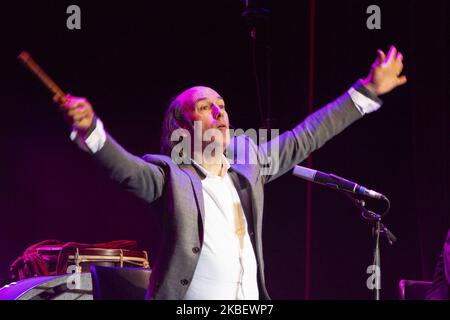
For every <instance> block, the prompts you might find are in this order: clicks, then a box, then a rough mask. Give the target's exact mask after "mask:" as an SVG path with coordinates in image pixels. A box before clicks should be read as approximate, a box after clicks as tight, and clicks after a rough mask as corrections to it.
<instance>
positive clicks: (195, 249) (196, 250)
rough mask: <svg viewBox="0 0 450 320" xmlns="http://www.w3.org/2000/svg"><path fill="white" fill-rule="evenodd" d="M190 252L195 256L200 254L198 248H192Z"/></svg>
mask: <svg viewBox="0 0 450 320" xmlns="http://www.w3.org/2000/svg"><path fill="white" fill-rule="evenodd" d="M192 252H193V253H195V254H197V253H199V252H200V248H199V247H193V248H192Z"/></svg>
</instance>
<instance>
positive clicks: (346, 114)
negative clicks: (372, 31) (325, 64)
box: [257, 82, 381, 183]
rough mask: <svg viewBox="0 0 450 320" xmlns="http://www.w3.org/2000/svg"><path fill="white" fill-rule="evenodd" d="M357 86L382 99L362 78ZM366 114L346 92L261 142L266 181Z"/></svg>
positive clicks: (364, 91) (289, 167) (261, 155)
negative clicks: (293, 125) (292, 126)
mask: <svg viewBox="0 0 450 320" xmlns="http://www.w3.org/2000/svg"><path fill="white" fill-rule="evenodd" d="M353 88H354V89H355V90H357V91H359V92H360V93H362V94H364V95H366V96H368V97H369V98H371V99H374V100H376V101H377V102H379V103H380V102H381V100H379V99H378V98H376V97H374V96H371V95H370V93H369V92H367V90H365V88H363V87H362V85H361V83H360V82H358V83H357V84H355V86H354V87H353ZM362 116H363V115H362V114H361V112H360V111H359V110H358V109H357V107H356V105H355V104H354V102H353V100H352V99H351V97H350V94H349V93H345V94H343V95H342V96H340V97H338V98H337V99H336V100H334V101H332V102H331V103H329V104H328V105H326V106H325V107H323V108H321V109H319V110H318V111H316V112H314V113H313V114H311V115H310V116H308V117H307V118H306V119H305V120H304V121H303V122H301V123H300V124H299V125H297V126H296V127H295V128H294V129H292V130H288V131H286V132H285V133H283V134H282V135H280V136H278V137H275V138H273V139H272V140H270V141H269V142H267V143H264V144H261V145H259V147H258V151H257V153H258V162H259V164H260V166H261V175H262V179H263V181H264V183H268V182H271V181H273V180H275V179H276V178H278V177H280V176H281V175H283V174H285V173H286V172H288V171H290V170H291V169H293V168H294V166H295V165H297V164H298V163H300V162H302V161H303V160H304V159H306V158H307V157H308V156H309V154H310V153H311V152H313V151H315V150H317V149H319V148H321V147H322V146H323V145H324V144H325V143H326V142H327V141H328V140H330V139H331V138H333V137H334V136H336V135H337V134H339V133H341V132H342V131H343V130H344V129H345V128H347V127H348V126H349V125H351V124H352V123H353V122H355V121H356V120H358V119H360V118H361V117H362Z"/></svg>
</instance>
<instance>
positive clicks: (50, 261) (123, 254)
mask: <svg viewBox="0 0 450 320" xmlns="http://www.w3.org/2000/svg"><path fill="white" fill-rule="evenodd" d="M37 253H38V254H39V255H40V256H41V257H42V259H43V260H44V261H45V263H46V264H47V267H48V270H49V273H50V274H51V275H60V274H65V273H72V272H89V270H90V269H89V268H90V266H91V265H92V264H95V265H100V266H105V267H121V268H123V267H141V268H149V263H148V255H147V252H146V251H136V250H125V249H102V248H77V247H69V248H61V247H54V246H43V247H40V248H38V249H37Z"/></svg>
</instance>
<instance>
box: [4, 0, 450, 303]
mask: <svg viewBox="0 0 450 320" xmlns="http://www.w3.org/2000/svg"><path fill="white" fill-rule="evenodd" d="M266 3H267V6H268V8H270V9H271V20H270V22H269V26H270V29H269V30H268V31H266V32H264V33H262V34H261V35H262V36H261V38H260V42H259V43H258V46H257V49H258V50H257V54H258V61H259V62H258V64H259V67H260V71H261V74H262V75H261V78H264V70H265V65H264V64H265V59H264V57H263V56H262V55H263V54H264V52H265V51H264V50H263V48H264V45H265V44H268V45H270V48H271V58H270V62H271V83H272V95H271V96H272V116H273V118H274V119H275V120H276V125H277V126H278V127H279V128H280V129H281V130H286V129H289V128H292V127H293V126H294V125H296V124H297V123H298V122H299V121H301V120H302V119H303V118H304V117H305V116H306V115H307V114H308V94H309V93H308V88H309V85H310V84H311V83H310V82H309V79H311V77H310V73H309V70H310V69H311V70H314V82H313V84H314V88H315V89H314V106H315V109H317V108H319V107H320V106H322V105H324V104H325V103H327V102H328V101H330V100H332V99H333V98H335V97H336V96H337V95H340V94H341V93H343V92H344V91H345V90H347V89H348V88H349V87H350V86H351V85H352V84H353V83H354V82H355V81H356V80H357V79H358V78H360V77H363V76H366V74H367V73H368V71H369V68H370V65H371V64H372V62H373V60H374V58H375V56H376V50H377V49H378V48H380V49H384V50H387V49H388V47H389V45H391V44H395V45H396V46H398V48H399V49H400V50H401V51H402V52H403V53H404V56H405V73H406V75H407V76H408V79H409V83H408V84H407V85H406V86H405V87H402V88H399V89H397V90H395V91H394V92H392V93H391V94H389V95H386V96H384V97H383V100H384V106H383V107H382V109H381V110H379V111H378V112H376V113H375V114H372V115H369V116H367V117H366V118H364V119H362V120H361V121H359V122H357V123H356V124H354V125H353V126H352V127H351V128H349V129H348V130H346V131H345V132H344V133H342V134H341V135H339V136H338V137H336V138H335V139H333V141H331V142H329V143H328V144H327V145H326V146H325V147H324V148H322V149H321V150H319V151H317V152H315V153H314V155H313V163H312V165H313V167H314V168H316V169H319V170H323V171H327V172H333V173H335V174H338V175H340V176H344V177H346V178H348V179H351V180H354V181H358V182H360V183H361V184H363V185H366V186H368V187H371V188H373V189H375V190H378V191H380V192H383V193H385V194H386V195H388V196H389V198H390V199H391V201H392V210H391V212H390V214H389V215H388V216H387V217H386V219H385V223H386V224H387V225H388V226H389V227H390V229H391V230H392V231H393V232H394V233H395V234H396V235H397V237H398V239H399V241H398V243H397V244H395V245H394V246H392V247H389V246H388V245H387V244H386V243H385V242H383V245H382V248H381V250H382V257H381V259H382V260H381V261H382V289H383V293H382V297H383V298H385V299H396V297H397V284H398V281H399V280H400V279H402V278H407V279H430V278H431V276H432V273H433V268H434V264H435V262H436V259H437V257H438V255H439V252H440V250H441V248H442V245H443V241H444V237H445V235H446V232H447V230H448V227H449V225H450V223H449V216H450V201H449V199H448V191H449V188H448V182H449V181H450V172H449V168H448V163H449V160H450V159H449V155H450V152H449V136H450V126H449V122H450V118H449V111H448V110H449V107H450V104H449V94H448V92H449V89H450V88H449V87H450V79H449V71H450V70H449V64H448V58H449V57H450V55H449V54H450V52H449V39H450V37H449V35H450V34H449V23H448V21H450V8H449V4H448V1H445V0H442V1H437V0H430V1H407V0H396V1H364V0H361V1H356V0H354V1H350V0H347V1H332V0H329V1H325V0H317V1H315V20H314V26H315V36H314V43H315V50H314V55H313V57H314V65H313V66H314V68H310V67H311V65H310V63H311V62H312V59H311V58H312V56H311V55H310V45H311V43H312V41H310V40H311V38H310V35H311V29H310V18H311V16H310V13H311V10H310V9H311V5H310V3H311V2H310V1H294V0H292V1H289V0H286V1H266ZM70 4H77V5H79V6H80V8H81V13H82V14H81V20H82V29H81V30H78V31H70V30H68V29H67V28H66V18H67V16H68V15H67V14H66V8H67V6H68V5H70ZM371 4H377V5H379V6H380V8H381V12H382V29H381V30H375V31H371V30H368V29H367V28H366V19H367V17H368V14H366V9H367V7H368V6H369V5H371ZM0 6H1V8H0V12H1V15H2V18H1V25H0V27H1V28H0V32H1V35H2V43H3V45H2V47H1V50H0V52H1V60H0V61H1V65H2V67H1V71H0V79H1V80H0V81H1V85H0V88H1V90H2V94H1V100H2V117H1V126H0V127H1V135H0V139H1V147H2V151H1V157H0V159H1V160H0V161H1V165H0V168H1V172H2V174H1V180H0V188H1V189H0V217H1V218H0V244H1V248H0V253H1V254H0V285H2V284H5V283H8V282H9V281H10V280H9V279H8V277H9V273H8V268H9V265H10V264H11V263H12V262H13V261H14V259H15V258H17V257H18V256H19V255H21V254H22V253H23V251H24V250H25V248H26V247H27V246H29V245H31V244H34V243H37V242H39V241H42V240H45V239H59V240H61V241H78V242H106V241H112V240H117V239H135V240H137V241H138V242H139V244H140V247H141V248H143V249H146V250H148V251H149V253H150V260H152V257H153V255H154V254H156V253H155V249H154V248H155V247H156V244H157V239H158V231H157V229H158V226H157V225H155V223H154V221H153V218H152V216H153V215H155V214H161V212H159V211H160V210H161V209H160V208H159V206H158V204H156V206H152V207H149V206H148V205H147V204H145V203H142V202H140V201H139V200H136V199H134V198H133V197H132V196H130V195H128V194H127V193H125V192H123V191H121V190H120V189H119V188H118V187H117V186H115V185H114V184H112V183H111V182H110V181H109V180H108V179H107V178H106V177H105V176H104V175H103V173H102V172H101V171H100V170H99V169H98V168H97V166H96V165H95V164H94V163H93V162H91V161H90V159H89V156H88V155H86V154H84V153H83V152H80V151H79V150H78V149H77V147H76V146H75V145H74V144H72V143H71V142H70V140H69V129H68V128H67V126H66V125H65V123H64V121H63V119H62V117H61V115H60V114H59V112H58V110H57V108H56V107H55V105H53V104H52V102H51V99H50V96H49V94H48V92H47V91H46V89H45V88H44V87H43V86H42V85H41V84H39V83H38V82H37V81H36V80H35V79H34V78H33V77H32V76H31V75H30V74H29V72H28V71H27V70H25V69H24V68H23V67H22V66H21V65H20V64H19V63H18V62H17V59H16V56H17V55H18V53H19V52H20V51H21V50H28V51H29V52H30V53H31V54H32V55H33V56H34V58H35V59H36V60H37V61H38V62H39V63H40V64H41V65H42V66H43V67H44V69H45V70H46V71H47V72H48V73H49V74H50V75H51V76H52V77H53V78H54V79H55V80H56V81H57V82H59V83H60V85H61V86H62V87H63V89H65V90H68V91H69V92H70V93H72V94H73V95H81V96H86V97H88V98H89V100H90V101H91V102H92V104H93V105H94V108H95V110H96V112H97V114H98V115H99V116H100V117H101V119H102V120H103V122H104V123H105V125H106V128H107V129H108V130H109V132H110V133H111V134H112V135H113V136H114V137H115V138H116V139H117V140H118V141H119V142H120V143H121V144H122V145H123V146H125V147H126V148H127V149H128V150H129V151H130V152H133V153H135V154H137V155H143V154H145V153H156V152H158V150H159V131H160V125H161V121H162V116H163V112H164V110H165V107H166V105H167V102H168V101H169V99H170V98H171V97H172V96H173V95H175V94H176V93H178V92H180V91H181V90H184V89H186V88H187V87H190V86H193V85H198V84H200V85H207V86H211V87H213V88H215V89H217V91H218V92H219V93H221V94H222V95H223V96H224V97H225V100H226V102H227V105H228V108H229V112H230V117H231V119H232V122H233V123H234V126H235V127H239V128H245V129H247V128H251V127H254V128H257V127H259V126H260V125H261V121H260V115H259V113H258V108H257V98H256V89H255V81H254V77H253V71H252V56H251V41H250V36H249V30H248V28H247V25H246V22H245V20H244V19H243V18H242V17H241V13H242V11H243V9H244V1H231V0H227V1H40V2H37V1H34V2H31V1H29V2H25V1H20V2H13V1H2V4H1V5H0ZM258 35H259V34H258ZM263 92H266V90H265V88H263ZM305 221H306V183H305V182H304V181H302V180H299V179H297V178H295V177H293V176H291V175H289V174H288V175H286V176H284V177H282V178H280V179H279V180H277V181H275V182H273V183H272V184H270V185H268V186H267V189H266V206H265V220H264V223H265V226H264V244H265V247H264V251H265V259H266V270H267V271H266V272H267V279H268V280H267V281H268V288H269V292H270V293H271V295H272V297H273V298H275V299H303V298H305V285H306V281H305V265H306V261H307V259H306V256H305V255H306V243H307V242H306V240H305V239H306V238H305V234H306V228H307V224H306V222H305ZM310 232H311V265H310V266H311V273H310V275H309V276H308V278H309V281H310V291H309V297H310V298H312V299H370V298H371V292H370V291H369V290H368V289H367V288H366V279H367V277H368V275H367V274H366V268H367V267H368V266H369V265H371V264H372V260H371V254H372V253H371V233H370V226H369V225H368V223H367V222H366V221H363V220H362V219H361V218H360V216H359V213H358V212H357V211H356V209H354V208H353V207H352V205H351V203H349V201H348V200H347V199H346V198H345V197H344V196H343V195H341V194H338V193H336V192H334V191H332V190H328V189H325V188H323V187H321V186H312V211H311V226H310ZM306 291H308V290H306Z"/></svg>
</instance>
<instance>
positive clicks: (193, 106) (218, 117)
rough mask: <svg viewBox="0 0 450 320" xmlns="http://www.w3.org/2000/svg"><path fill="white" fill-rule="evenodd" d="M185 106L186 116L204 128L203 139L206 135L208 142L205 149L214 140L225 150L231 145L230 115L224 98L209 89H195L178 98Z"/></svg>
mask: <svg viewBox="0 0 450 320" xmlns="http://www.w3.org/2000/svg"><path fill="white" fill-rule="evenodd" d="M177 99H179V100H180V102H181V104H182V106H183V110H184V116H185V118H186V119H189V120H190V121H192V123H194V122H195V121H198V122H199V123H201V127H202V137H205V133H206V131H208V130H209V132H208V133H206V135H209V137H208V138H207V140H208V141H204V142H203V144H202V145H203V147H205V146H206V145H208V144H209V143H210V142H211V138H210V137H211V136H210V135H212V136H213V138H212V140H213V141H214V143H215V144H220V145H221V146H223V149H224V150H225V149H226V148H227V146H228V145H229V144H230V130H229V120H228V114H227V112H226V111H225V102H224V100H223V98H222V97H221V96H220V95H219V94H218V93H217V92H216V91H214V90H213V89H211V88H208V87H193V88H190V89H188V90H186V91H184V92H183V93H182V94H180V95H179V96H178V98H177Z"/></svg>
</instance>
